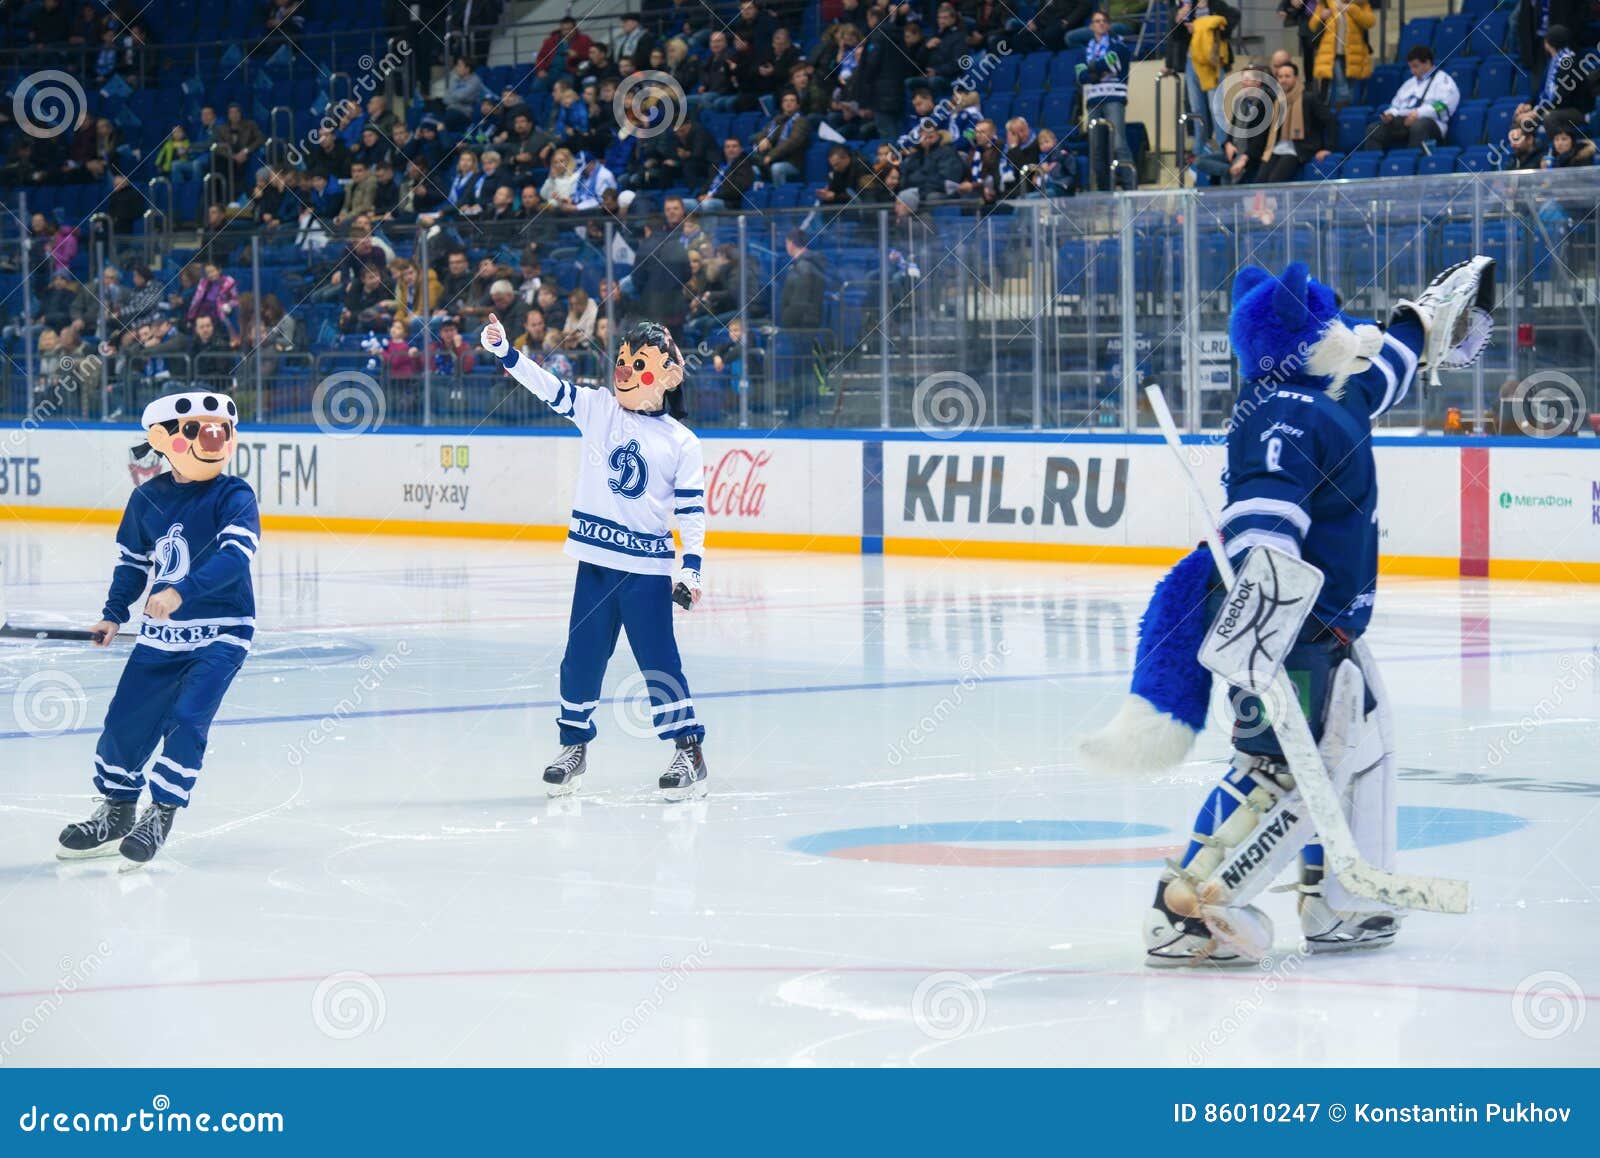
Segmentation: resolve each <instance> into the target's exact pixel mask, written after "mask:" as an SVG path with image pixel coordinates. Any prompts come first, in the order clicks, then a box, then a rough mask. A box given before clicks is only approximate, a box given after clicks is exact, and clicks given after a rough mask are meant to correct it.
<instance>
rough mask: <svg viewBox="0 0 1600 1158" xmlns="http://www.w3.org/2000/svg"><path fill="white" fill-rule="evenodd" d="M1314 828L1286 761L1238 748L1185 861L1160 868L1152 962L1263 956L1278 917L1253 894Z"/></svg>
mask: <svg viewBox="0 0 1600 1158" xmlns="http://www.w3.org/2000/svg"><path fill="white" fill-rule="evenodd" d="M1311 835H1312V826H1311V820H1310V816H1309V814H1308V813H1307V812H1306V810H1305V808H1304V807H1303V806H1302V805H1301V802H1300V797H1299V794H1298V793H1297V792H1295V790H1294V780H1293V778H1292V777H1291V776H1290V775H1289V772H1288V769H1287V767H1286V766H1285V765H1284V764H1283V763H1282V762H1281V761H1277V760H1273V759H1271V758H1270V757H1263V756H1251V755H1248V754H1246V753H1243V752H1239V753H1235V758H1234V765H1233V767H1232V768H1230V769H1229V770H1228V773H1227V775H1226V776H1224V777H1223V778H1222V781H1221V782H1220V783H1219V784H1218V785H1217V787H1216V788H1214V789H1212V792H1211V795H1210V796H1209V797H1208V798H1207V799H1206V802H1205V804H1204V805H1203V806H1202V807H1201V809H1200V815H1199V816H1198V817H1197V818H1196V820H1195V828H1194V838H1193V839H1192V840H1191V841H1190V843H1189V847H1188V849H1187V850H1185V852H1184V856H1183V859H1182V861H1180V862H1179V863H1177V864H1174V865H1172V866H1171V868H1170V869H1169V870H1168V872H1166V873H1165V874H1163V876H1162V880H1161V884H1160V886H1159V888H1158V890H1157V893H1156V903H1155V905H1154V906H1153V912H1152V920H1151V921H1150V922H1148V923H1147V925H1146V929H1145V947H1146V950H1147V951H1148V955H1149V958H1150V961H1151V964H1157V963H1162V964H1166V963H1176V962H1178V961H1181V960H1182V959H1183V958H1185V957H1187V958H1190V959H1198V958H1204V959H1206V960H1207V962H1208V963H1211V964H1226V963H1230V962H1229V961H1227V960H1219V959H1218V958H1222V957H1238V958H1241V959H1242V960H1243V961H1244V962H1249V961H1254V960H1259V959H1260V958H1261V957H1263V956H1265V955H1266V953H1267V952H1268V951H1269V950H1270V949H1271V947H1272V923H1271V922H1270V921H1269V920H1267V917H1266V915H1265V914H1264V913H1262V912H1260V911H1259V910H1258V909H1256V908H1255V907H1254V906H1252V905H1251V904H1250V903H1249V902H1250V900H1251V899H1252V898H1253V897H1255V896H1256V895H1257V894H1259V893H1260V892H1261V891H1262V890H1263V889H1265V888H1266V887H1267V886H1268V885H1269V884H1271V883H1272V880H1273V878H1274V877H1276V876H1277V875H1278V874H1279V873H1280V872H1281V871H1282V870H1283V869H1284V868H1285V867H1286V866H1287V865H1288V864H1289V863H1290V862H1291V861H1292V860H1293V859H1294V856H1295V854H1296V853H1298V852H1299V851H1300V849H1301V847H1302V846H1303V845H1304V844H1305V842H1306V841H1307V840H1309V839H1310V838H1311ZM1202 926H1203V932H1205V933H1209V934H1210V938H1209V943H1208V939H1207V938H1205V937H1204V936H1202Z"/></svg>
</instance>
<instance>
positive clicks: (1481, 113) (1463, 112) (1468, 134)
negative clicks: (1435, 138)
mask: <svg viewBox="0 0 1600 1158" xmlns="http://www.w3.org/2000/svg"><path fill="white" fill-rule="evenodd" d="M1488 113H1489V105H1488V102H1487V101H1462V102H1461V107H1460V108H1458V109H1456V115H1455V116H1453V117H1451V118H1450V129H1449V131H1448V132H1446V133H1445V137H1444V139H1445V143H1446V144H1450V145H1461V146H1466V145H1478V144H1482V143H1483V122H1484V118H1485V117H1486V116H1487V115H1488Z"/></svg>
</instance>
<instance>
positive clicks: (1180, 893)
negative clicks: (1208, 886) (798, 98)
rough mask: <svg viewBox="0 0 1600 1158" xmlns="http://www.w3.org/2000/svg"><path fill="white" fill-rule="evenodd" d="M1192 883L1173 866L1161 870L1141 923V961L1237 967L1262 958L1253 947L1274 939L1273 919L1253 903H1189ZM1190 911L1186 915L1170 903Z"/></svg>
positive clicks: (1175, 965)
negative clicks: (1142, 951)
mask: <svg viewBox="0 0 1600 1158" xmlns="http://www.w3.org/2000/svg"><path fill="white" fill-rule="evenodd" d="M1193 898H1194V887H1193V885H1191V884H1189V883H1188V882H1187V881H1185V880H1184V879H1183V878H1182V877H1181V876H1180V874H1179V872H1178V870H1176V869H1168V870H1167V871H1166V872H1164V873H1162V874H1161V881H1160V883H1159V884H1158V885H1157V887H1156V899H1155V902H1154V904H1152V905H1151V908H1150V912H1149V914H1148V916H1147V917H1146V919H1145V923H1144V949H1145V957H1144V963H1145V964H1146V965H1149V966H1150V967H1151V968H1154V969H1197V968H1199V969H1239V968H1249V967H1250V966H1253V965H1256V964H1258V963H1259V962H1260V960H1261V956H1262V955H1261V953H1259V952H1257V951H1256V949H1255V947H1257V946H1261V945H1268V946H1270V945H1271V944H1272V922H1271V920H1269V919H1268V917H1267V915H1266V914H1265V913H1263V912H1262V911H1261V910H1260V909H1258V908H1256V907H1255V906H1254V905H1241V906H1238V907H1235V908H1226V909H1224V908H1222V907H1220V906H1199V905H1195V904H1193V903H1192V902H1193ZM1174 904H1176V905H1177V906H1178V907H1179V908H1182V909H1185V910H1191V909H1192V910H1193V914H1194V915H1184V914H1183V913H1180V912H1178V911H1176V910H1175V909H1174V908H1173V907H1172V906H1173V905H1174Z"/></svg>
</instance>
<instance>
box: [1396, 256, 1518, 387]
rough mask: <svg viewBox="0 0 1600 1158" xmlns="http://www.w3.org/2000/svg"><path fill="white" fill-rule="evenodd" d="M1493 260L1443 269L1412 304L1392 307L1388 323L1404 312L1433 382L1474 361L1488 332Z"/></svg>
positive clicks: (1480, 259)
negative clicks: (1417, 331) (1415, 327)
mask: <svg viewBox="0 0 1600 1158" xmlns="http://www.w3.org/2000/svg"><path fill="white" fill-rule="evenodd" d="M1493 309H1494V259H1493V258H1492V257H1483V256H1481V255H1480V256H1478V257H1474V258H1472V259H1470V260H1468V261H1463V262H1458V263H1457V264H1455V265H1452V266H1451V267H1450V268H1449V269H1447V270H1445V271H1444V272H1443V273H1441V274H1440V275H1439V276H1438V277H1436V278H1434V279H1433V281H1431V282H1429V283H1428V288H1427V289H1425V290H1423V291H1422V293H1421V294H1420V295H1419V296H1418V297H1417V299H1416V300H1415V301H1399V302H1396V303H1395V307H1394V312H1393V314H1391V315H1390V322H1391V324H1393V322H1395V321H1398V320H1399V319H1400V318H1401V316H1402V315H1404V314H1410V315H1411V316H1412V317H1414V318H1416V319H1417V321H1418V322H1420V323H1421V325H1422V332H1423V334H1424V335H1425V339H1424V342H1423V347H1422V354H1421V356H1420V357H1419V359H1418V361H1419V363H1420V365H1421V367H1422V368H1423V369H1425V370H1428V371H1430V374H1429V381H1430V382H1431V383H1432V384H1433V385H1435V386H1437V385H1438V384H1439V369H1440V367H1444V368H1445V369H1452V370H1459V369H1461V368H1463V367H1466V366H1470V365H1472V364H1473V363H1474V362H1476V361H1477V360H1478V356H1479V355H1480V354H1482V353H1483V348H1484V347H1485V346H1486V345H1488V343H1489V336H1490V335H1491V334H1492V333H1493V332H1494V316H1493V314H1492V313H1491V312H1490V311H1492V310H1493Z"/></svg>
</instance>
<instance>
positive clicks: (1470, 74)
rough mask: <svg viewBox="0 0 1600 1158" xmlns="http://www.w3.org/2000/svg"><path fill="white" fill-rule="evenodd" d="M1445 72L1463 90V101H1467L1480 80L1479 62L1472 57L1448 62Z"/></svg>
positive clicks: (1445, 65)
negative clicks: (1473, 87)
mask: <svg viewBox="0 0 1600 1158" xmlns="http://www.w3.org/2000/svg"><path fill="white" fill-rule="evenodd" d="M1502 59H1503V58H1502ZM1444 71H1445V72H1446V73H1447V74H1448V75H1449V77H1450V79H1451V80H1453V81H1455V82H1456V88H1458V89H1460V90H1461V99H1462V100H1466V99H1467V98H1468V97H1469V96H1471V94H1472V86H1473V85H1474V84H1476V83H1477V80H1478V62H1477V61H1476V60H1473V59H1471V58H1470V57H1469V58H1466V59H1460V58H1456V59H1452V60H1448V61H1446V62H1445V64H1444Z"/></svg>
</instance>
